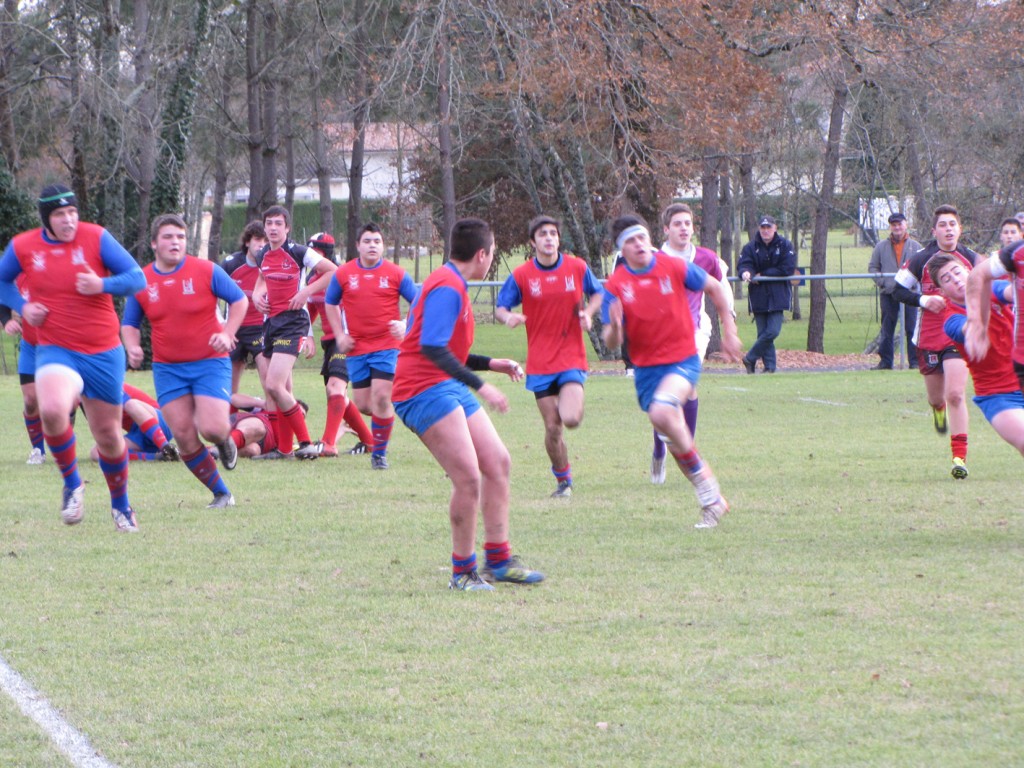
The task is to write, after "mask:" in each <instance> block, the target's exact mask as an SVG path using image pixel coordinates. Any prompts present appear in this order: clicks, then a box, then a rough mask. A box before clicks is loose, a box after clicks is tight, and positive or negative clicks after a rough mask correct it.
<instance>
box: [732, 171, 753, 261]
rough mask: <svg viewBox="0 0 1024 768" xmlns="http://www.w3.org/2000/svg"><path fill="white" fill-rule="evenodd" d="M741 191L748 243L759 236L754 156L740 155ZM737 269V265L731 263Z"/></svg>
mask: <svg viewBox="0 0 1024 768" xmlns="http://www.w3.org/2000/svg"><path fill="white" fill-rule="evenodd" d="M740 189H741V190H742V191H743V218H744V219H745V222H744V223H745V224H746V227H747V230H746V231H747V241H748V242H749V241H750V240H753V239H754V235H755V234H757V193H756V192H755V191H754V156H753V155H752V154H750V153H746V154H743V155H740ZM730 263H731V264H732V266H733V267H734V268H735V266H736V265H735V264H734V263H732V262H730Z"/></svg>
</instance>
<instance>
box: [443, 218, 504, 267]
mask: <svg viewBox="0 0 1024 768" xmlns="http://www.w3.org/2000/svg"><path fill="white" fill-rule="evenodd" d="M492 245H494V233H493V232H491V227H490V225H489V224H488V223H487V222H486V221H484V220H483V219H459V220H458V221H456V222H455V226H453V227H452V251H451V255H450V257H449V258H451V259H452V260H454V261H462V262H466V261H472V260H473V257H474V256H476V255H477V254H478V253H479V252H480V251H486V250H488V249H490V247H491V246H492Z"/></svg>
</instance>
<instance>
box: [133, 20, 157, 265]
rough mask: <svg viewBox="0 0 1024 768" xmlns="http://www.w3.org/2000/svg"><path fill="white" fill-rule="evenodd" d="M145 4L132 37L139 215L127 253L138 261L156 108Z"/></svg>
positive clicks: (145, 235)
mask: <svg viewBox="0 0 1024 768" xmlns="http://www.w3.org/2000/svg"><path fill="white" fill-rule="evenodd" d="M149 18H150V17H149V0H135V9H134V17H133V27H134V29H133V34H134V36H135V52H134V54H133V56H132V61H133V64H134V68H135V87H136V88H137V89H139V91H140V93H139V103H138V109H137V110H136V114H137V116H138V117H137V121H138V122H137V125H138V131H139V139H138V141H139V160H138V168H137V169H136V179H135V184H136V188H137V189H138V194H139V213H138V219H137V221H136V222H135V242H134V243H132V244H131V247H130V249H129V250H131V251H132V253H134V254H135V257H136V258H137V259H138V258H140V257H141V256H142V254H143V253H145V252H147V251H148V246H149V201H150V200H151V199H152V196H153V179H154V178H155V177H156V140H157V129H156V121H157V114H158V110H157V106H156V91H155V89H154V86H155V82H154V80H155V78H154V77H153V56H152V46H151V45H150V40H149Z"/></svg>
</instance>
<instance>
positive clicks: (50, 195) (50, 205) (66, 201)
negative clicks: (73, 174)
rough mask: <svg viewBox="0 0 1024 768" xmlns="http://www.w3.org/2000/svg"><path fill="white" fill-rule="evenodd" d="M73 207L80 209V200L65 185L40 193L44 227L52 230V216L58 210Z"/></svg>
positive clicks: (48, 187) (41, 217)
mask: <svg viewBox="0 0 1024 768" xmlns="http://www.w3.org/2000/svg"><path fill="white" fill-rule="evenodd" d="M72 205H73V206H75V207H76V208H77V207H78V198H77V197H75V193H74V192H72V191H71V190H70V189H68V188H67V187H65V186H64V185H63V184H50V185H49V186H46V187H43V191H42V192H40V193H39V218H40V219H42V220H43V226H44V227H45V228H46V229H50V214H51V213H53V212H54V211H56V210H57V209H58V208H67V207H68V206H72Z"/></svg>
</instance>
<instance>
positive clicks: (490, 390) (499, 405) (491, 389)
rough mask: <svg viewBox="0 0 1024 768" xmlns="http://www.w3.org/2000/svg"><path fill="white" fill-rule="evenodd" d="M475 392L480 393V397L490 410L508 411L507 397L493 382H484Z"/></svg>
mask: <svg viewBox="0 0 1024 768" xmlns="http://www.w3.org/2000/svg"><path fill="white" fill-rule="evenodd" d="M477 394H479V395H480V399H481V400H483V401H484V402H485V403H487V407H488V408H490V409H491V410H492V411H497V412H498V413H508V398H507V397H505V395H503V394H502V392H501V390H500V389H498V388H497V387H496V386H494V385H493V384H487V383H485V384H484V385H483V386H482V387H480V389H478V390H477Z"/></svg>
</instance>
